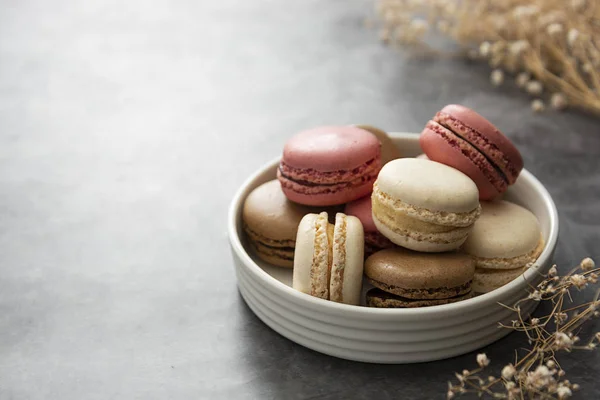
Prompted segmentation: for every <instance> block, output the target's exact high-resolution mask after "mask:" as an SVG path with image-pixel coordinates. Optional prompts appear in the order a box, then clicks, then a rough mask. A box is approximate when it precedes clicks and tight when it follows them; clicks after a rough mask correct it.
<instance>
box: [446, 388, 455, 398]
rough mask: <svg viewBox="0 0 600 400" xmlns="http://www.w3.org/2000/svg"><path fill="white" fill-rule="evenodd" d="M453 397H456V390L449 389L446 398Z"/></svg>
mask: <svg viewBox="0 0 600 400" xmlns="http://www.w3.org/2000/svg"><path fill="white" fill-rule="evenodd" d="M452 398H454V392H453V391H452V390H448V392H447V393H446V399H448V400H450V399H452Z"/></svg>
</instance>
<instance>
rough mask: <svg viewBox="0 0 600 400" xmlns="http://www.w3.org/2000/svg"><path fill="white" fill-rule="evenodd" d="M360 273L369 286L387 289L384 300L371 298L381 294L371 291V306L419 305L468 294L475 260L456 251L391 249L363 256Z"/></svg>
mask: <svg viewBox="0 0 600 400" xmlns="http://www.w3.org/2000/svg"><path fill="white" fill-rule="evenodd" d="M364 272H365V275H366V276H367V278H368V279H369V282H371V284H372V285H373V286H375V287H376V288H379V289H381V290H382V291H384V292H387V294H386V296H385V299H384V298H381V299H380V300H377V301H375V300H374V298H375V297H378V298H380V297H382V296H377V295H378V293H379V292H374V293H373V292H372V293H371V296H370V298H371V301H370V303H371V304H370V305H371V306H375V307H383V306H385V307H423V306H430V305H436V304H444V303H449V302H452V301H458V300H462V299H463V298H465V297H466V296H469V295H470V293H471V284H472V282H473V276H474V274H475V261H474V260H473V259H472V258H471V257H470V256H468V255H465V254H460V253H418V252H415V251H411V250H407V249H403V248H391V249H385V250H382V251H379V252H377V253H375V254H373V255H372V256H370V257H369V258H367V260H366V262H365V268H364ZM390 295H395V296H396V298H394V297H391V296H390ZM390 299H394V300H395V301H390ZM411 300H413V301H411ZM414 300H418V301H417V302H415V301H414ZM368 301H369V300H368Z"/></svg>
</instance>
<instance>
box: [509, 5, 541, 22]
mask: <svg viewBox="0 0 600 400" xmlns="http://www.w3.org/2000/svg"><path fill="white" fill-rule="evenodd" d="M539 11H540V9H539V8H538V7H537V6H535V5H529V6H518V7H516V8H515V9H514V10H513V16H514V17H515V18H516V19H520V18H527V17H531V16H533V15H536V14H537V13H538V12H539Z"/></svg>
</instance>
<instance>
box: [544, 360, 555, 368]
mask: <svg viewBox="0 0 600 400" xmlns="http://www.w3.org/2000/svg"><path fill="white" fill-rule="evenodd" d="M546 367H548V368H554V367H556V363H555V362H554V360H548V361H546Z"/></svg>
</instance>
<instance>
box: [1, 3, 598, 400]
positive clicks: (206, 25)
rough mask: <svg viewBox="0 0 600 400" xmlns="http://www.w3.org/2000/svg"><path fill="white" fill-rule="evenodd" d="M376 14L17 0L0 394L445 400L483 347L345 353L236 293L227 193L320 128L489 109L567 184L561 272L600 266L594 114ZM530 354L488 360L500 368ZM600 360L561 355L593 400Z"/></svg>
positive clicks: (535, 161)
mask: <svg viewBox="0 0 600 400" xmlns="http://www.w3.org/2000/svg"><path fill="white" fill-rule="evenodd" d="M371 9H372V5H371V3H370V2H369V1H365V0H352V1H348V0H329V1H322V0H321V1H319V0H310V1H308V0H307V1H297V2H283V1H280V2H276V1H266V0H263V1H261V0H247V1H232V0H226V1H201V0H200V1H198V0H197V1H184V0H181V1H166V0H163V1H158V0H157V1H141V0H136V1H128V2H120V1H116V0H112V1H85V2H83V1H80V2H77V1H66V0H62V1H52V2H48V1H42V0H37V1H28V0H26V1H17V0H13V1H10V0H8V1H6V0H5V1H0V399H2V400H4V399H50V398H53V399H134V398H136V399H138V398H139V399H166V398H202V399H204V398H206V399H209V398H210V399H222V398H223V399H225V398H240V399H256V398H268V399H271V398H273V399H295V398H298V399H309V398H310V399H317V398H318V399H337V398H357V399H372V398H377V399H388V398H390V399H392V398H442V397H443V396H444V393H445V389H446V381H447V380H448V379H451V378H452V375H453V372H454V371H460V370H462V369H463V368H465V367H466V368H472V367H474V365H475V364H474V354H470V355H466V356H463V357H458V358H455V359H451V360H446V361H441V362H436V363H430V364H421V365H411V366H378V365H369V364H360V363H354V362H348V361H343V360H338V359H334V358H331V357H327V356H324V355H320V354H317V353H315V352H312V351H309V350H307V349H304V348H302V347H300V346H297V345H295V344H293V343H292V342H290V341H288V340H286V339H284V338H282V337H281V336H279V335H277V334H276V333H274V332H272V331H271V330H270V329H268V328H267V327H266V326H265V325H263V324H262V323H261V322H260V321H259V320H258V319H257V318H256V317H254V315H253V314H252V313H251V312H250V311H249V309H248V308H247V307H246V305H245V304H244V302H243V301H242V299H241V298H240V296H239V294H238V292H237V289H236V284H235V276H234V273H233V266H232V261H231V258H230V255H229V249H228V240H227V235H226V228H225V220H226V209H227V206H228V202H229V200H230V198H231V196H232V195H233V193H234V191H235V190H236V188H237V187H238V186H239V185H240V184H241V182H242V181H243V180H244V179H245V178H246V176H247V175H249V173H250V172H251V171H253V170H254V169H256V168H258V167H259V166H261V165H262V164H263V163H265V162H266V161H267V160H270V159H272V158H273V157H275V156H276V155H278V154H279V153H280V151H281V147H282V145H283V143H284V142H285V140H286V139H287V138H288V137H289V136H290V135H291V134H293V133H295V132H296V131H298V130H300V129H304V128H307V127H312V126H315V125H319V124H324V123H328V124H331V123H339V124H345V123H370V124H374V125H377V126H380V127H382V128H385V129H388V130H403V131H419V130H420V129H421V128H422V126H423V125H424V123H425V122H426V121H427V120H428V118H429V117H430V116H432V115H433V114H434V113H435V112H436V111H437V110H438V109H439V108H441V107H442V106H443V105H445V104H447V103H462V104H464V105H466V106H471V107H474V108H475V109H476V110H478V111H479V112H480V113H482V114H483V115H485V116H487V117H488V118H489V119H491V120H492V121H493V122H495V123H496V124H497V125H498V126H499V127H500V128H501V129H502V130H503V131H504V132H505V133H506V134H507V135H509V136H510V137H511V138H512V139H513V140H514V141H515V143H516V144H517V145H518V147H519V148H520V149H521V151H522V152H523V155H524V158H525V162H526V167H527V168H528V169H529V170H530V171H531V172H533V173H534V174H535V175H536V176H538V177H539V179H540V180H541V181H542V182H543V183H544V184H545V185H547V187H548V189H549V191H550V192H551V194H552V195H553V196H554V199H555V201H556V203H557V205H558V207H559V210H560V223H561V236H560V243H559V247H558V250H557V254H556V261H557V263H559V264H560V265H561V266H562V268H563V269H564V268H566V266H568V265H571V264H573V263H575V262H578V261H579V260H580V259H581V258H583V257H585V256H595V258H596V259H598V260H599V261H600V250H599V248H600V245H599V243H600V232H599V229H598V228H599V225H600V189H599V184H600V162H599V157H600V125H599V123H598V120H597V119H592V118H589V117H585V116H583V115H580V114H576V113H564V114H551V115H548V114H545V115H533V114H531V113H530V111H529V99H528V98H526V97H525V96H524V95H522V94H520V93H519V92H517V91H516V90H515V89H514V88H511V87H510V86H508V87H506V88H503V89H500V90H492V89H491V87H490V85H489V84H488V77H487V76H488V71H487V69H486V68H485V67H473V66H467V65H466V64H465V63H463V62H462V61H452V60H445V61H423V60H415V59H410V58H408V57H407V56H406V55H405V54H402V53H399V52H396V51H393V50H391V49H388V48H386V47H383V46H381V45H380V44H379V42H378V40H377V32H376V31H372V30H367V29H365V28H364V27H363V20H364V18H365V16H366V15H369V14H370V13H371ZM590 295H591V294H589V295H588V297H589V296H590ZM593 330H595V331H598V330H600V324H599V323H598V322H596V324H595V327H594V329H593ZM524 344H525V342H524V341H523V339H522V338H521V337H520V336H519V335H517V334H513V335H510V336H509V337H507V338H506V339H503V340H501V341H499V342H497V343H496V344H494V345H492V346H490V347H488V348H487V349H485V351H486V352H487V353H488V355H489V356H490V357H491V358H492V361H493V362H495V363H496V365H503V363H506V362H508V361H509V360H510V358H511V355H512V349H513V348H514V347H516V346H521V345H524ZM598 354H600V353H598V352H596V353H576V354H572V355H566V356H564V357H563V358H562V359H563V360H564V365H565V366H566V367H567V368H568V370H569V371H570V378H571V380H572V381H576V382H578V383H580V384H581V385H582V386H583V387H584V390H585V392H583V394H582V395H581V396H579V397H580V398H586V399H592V398H600V384H599V383H598V380H597V378H598V376H599V374H600V365H599V361H600V356H599V355H598ZM496 373H497V372H496Z"/></svg>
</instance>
